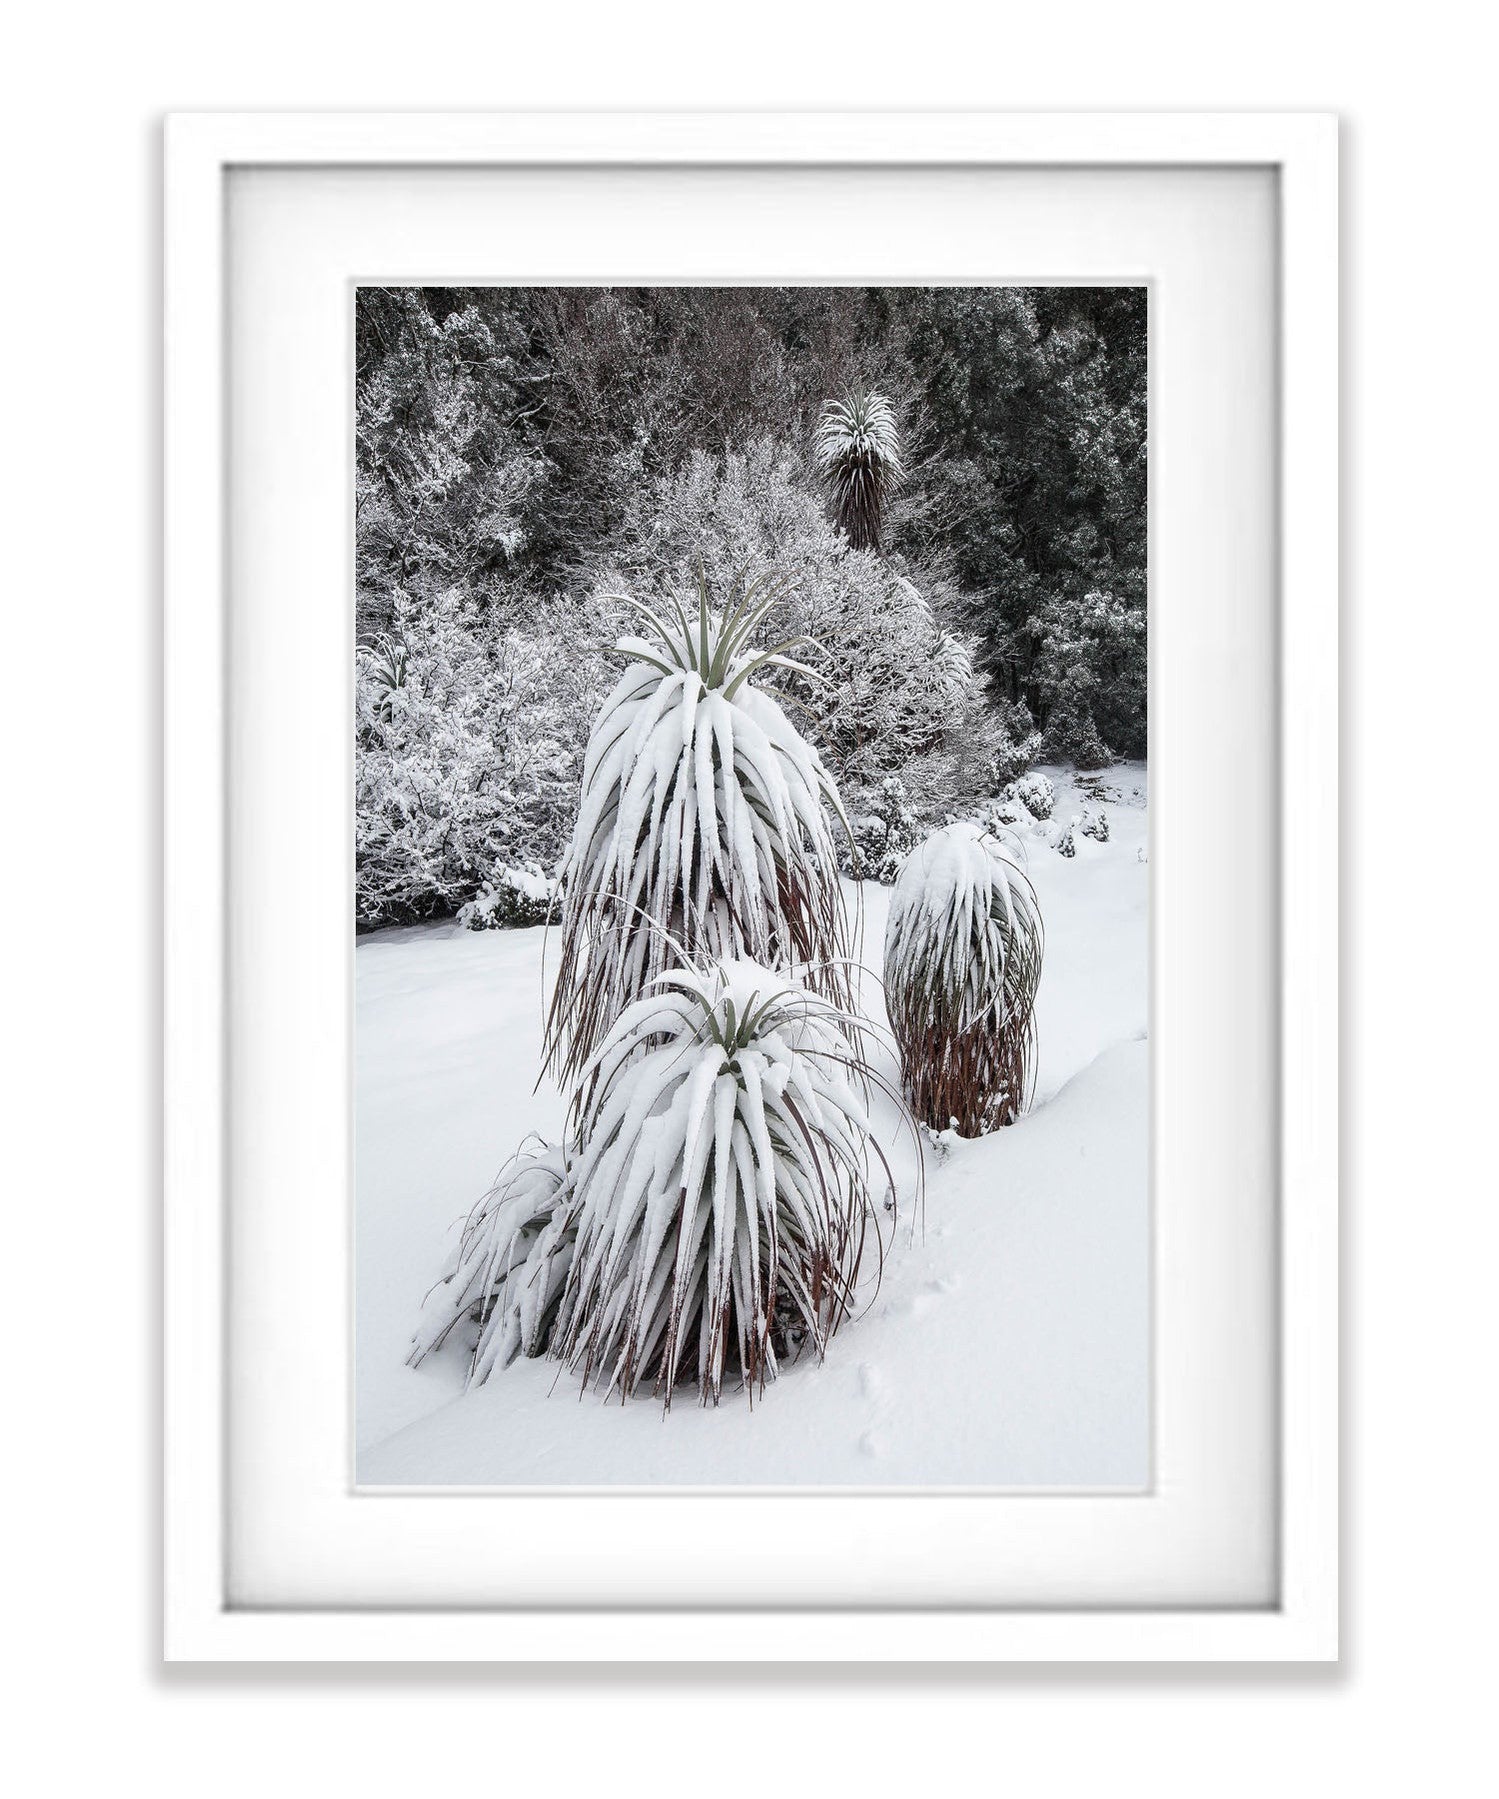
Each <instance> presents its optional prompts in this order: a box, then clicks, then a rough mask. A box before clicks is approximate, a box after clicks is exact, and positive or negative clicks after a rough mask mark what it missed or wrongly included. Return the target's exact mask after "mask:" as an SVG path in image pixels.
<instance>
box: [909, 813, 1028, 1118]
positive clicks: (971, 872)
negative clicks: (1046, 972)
mask: <svg viewBox="0 0 1499 1799" xmlns="http://www.w3.org/2000/svg"><path fill="white" fill-rule="evenodd" d="M1043 940H1044V934H1043V930H1042V924H1041V912H1040V908H1039V906H1038V905H1037V903H1036V895H1035V890H1034V888H1033V887H1032V886H1031V883H1030V880H1029V878H1028V877H1027V875H1026V873H1025V871H1024V869H1023V868H1022V867H1021V865H1020V860H1019V853H1018V850H1016V849H1014V848H1012V846H1011V845H1010V844H1009V843H1008V842H1006V841H1005V840H1003V839H1001V838H999V837H997V836H994V835H991V834H990V833H989V832H986V831H985V830H983V829H982V828H981V827H980V826H979V825H976V824H973V823H970V822H966V821H965V822H959V823H956V824H950V825H947V826H946V827H945V828H944V829H942V830H940V831H936V832H934V833H933V834H932V835H931V836H930V837H929V838H928V839H927V840H926V842H925V843H923V844H922V845H921V846H920V848H919V849H917V850H915V851H913V853H912V855H911V857H910V859H909V860H908V861H907V863H906V865H905V867H904V868H903V869H902V870H901V875H900V879H899V880H898V881H897V882H896V884H895V892H894V894H893V895H892V896H891V900H890V914H889V921H888V924H887V926H886V931H885V1000H886V1006H887V1008H888V1011H889V1016H890V1027H891V1029H892V1030H893V1032H894V1033H895V1040H896V1042H897V1044H898V1045H899V1047H900V1059H901V1075H902V1079H903V1081H904V1083H905V1089H906V1094H907V1096H908V1098H909V1099H910V1102H911V1109H912V1111H913V1112H914V1113H915V1115H916V1117H917V1119H918V1120H919V1121H920V1122H921V1123H923V1124H925V1125H928V1126H930V1127H931V1128H932V1129H933V1130H937V1131H941V1130H945V1129H947V1128H948V1126H949V1125H954V1126H955V1128H956V1129H957V1130H958V1131H959V1132H960V1133H961V1134H962V1135H963V1136H966V1137H974V1136H978V1135H980V1134H981V1133H983V1132H984V1131H988V1130H992V1129H994V1128H995V1127H996V1126H998V1125H1005V1124H1009V1123H1011V1122H1012V1121H1013V1120H1014V1119H1015V1117H1016V1116H1017V1114H1018V1113H1019V1112H1020V1111H1021V1110H1022V1109H1023V1108H1024V1106H1025V1105H1026V1104H1027V1103H1028V1101H1029V1097H1030V1088H1031V1081H1032V1079H1033V1076H1034V1060H1035V1049H1036V1024H1035V1003H1036V987H1037V984H1038V982H1039V981H1040V978H1041V955H1042V948H1043Z"/></svg>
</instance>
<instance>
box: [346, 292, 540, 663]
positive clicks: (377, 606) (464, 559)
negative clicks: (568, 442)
mask: <svg viewBox="0 0 1499 1799" xmlns="http://www.w3.org/2000/svg"><path fill="white" fill-rule="evenodd" d="M360 308H361V326H362V329H361V334H360V336H361V345H360V347H361V352H362V353H361V356H360V373H359V381H358V395H357V421H358V437H357V456H356V461H355V470H356V475H355V504H356V519H357V526H358V529H357V560H356V572H357V588H358V621H359V626H360V628H361V630H363V631H366V632H370V631H374V630H381V629H385V630H388V629H389V628H390V622H391V613H392V605H393V601H394V598H395V595H396V594H397V593H398V592H400V591H403V590H404V591H406V592H408V593H410V592H417V593H421V594H424V595H432V594H435V593H436V592H438V591H439V590H440V589H442V588H444V587H451V586H453V585H454V584H456V583H463V584H466V585H468V586H469V587H470V588H472V589H473V590H474V591H483V589H484V588H485V587H486V585H487V582H488V580H489V578H491V577H503V575H504V574H505V573H506V572H507V571H508V570H509V569H510V568H511V566H512V565H513V564H514V563H515V561H516V559H517V558H518V557H519V556H520V555H521V553H522V551H523V550H524V549H525V548H526V546H527V542H528V536H529V532H528V522H527V521H528V516H529V514H530V512H531V511H532V510H533V509H534V505H535V501H536V497H537V495H538V494H539V492H540V491H541V489H543V488H544V486H545V484H546V481H547V477H548V463H547V459H546V456H545V454H544V453H543V451H542V449H541V447H540V444H539V442H538V441H537V440H536V439H535V437H534V435H533V433H531V432H530V431H528V430H525V429H516V428H515V425H514V424H513V423H512V421H515V420H518V419H521V418H523V417H524V416H525V414H526V412H527V411H528V410H529V409H530V407H531V406H532V404H533V400H532V396H533V395H534V393H535V391H536V388H537V387H538V385H540V384H541V382H542V381H543V380H544V375H542V374H541V373H540V372H539V371H536V370H534V369H533V368H532V367H531V366H530V362H531V357H530V348H529V343H528V337H527V329H526V325H525V322H524V320H523V318H522V317H521V316H520V314H519V313H518V311H517V309H516V307H515V305H514V304H513V303H511V304H508V305H507V304H505V303H503V301H500V302H496V301H495V300H494V299H492V298H486V300H485V301H484V304H483V306H482V308H481V306H480V304H479V303H478V302H477V300H471V301H470V302H469V303H468V304H467V305H465V306H462V307H460V308H457V309H455V310H451V311H448V312H447V313H446V315H445V317H443V318H442V320H441V321H440V322H439V320H438V319H437V317H435V316H434V313H433V311H432V309H431V308H430V307H429V306H427V305H424V304H422V302H421V299H420V297H419V296H418V294H417V293H415V292H414V291H413V290H410V289H366V290H363V292H362V293H361V296H360Z"/></svg>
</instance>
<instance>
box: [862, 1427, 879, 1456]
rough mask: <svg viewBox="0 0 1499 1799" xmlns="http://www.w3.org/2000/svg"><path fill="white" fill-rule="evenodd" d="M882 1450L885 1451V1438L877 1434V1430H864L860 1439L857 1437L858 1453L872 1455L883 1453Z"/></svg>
mask: <svg viewBox="0 0 1499 1799" xmlns="http://www.w3.org/2000/svg"><path fill="white" fill-rule="evenodd" d="M884 1452H885V1439H884V1438H883V1437H882V1436H881V1435H880V1434H879V1432H878V1431H873V1430H867V1431H865V1433H864V1435H863V1436H862V1437H860V1439H859V1453H860V1454H861V1455H871V1456H873V1455H883V1454H884Z"/></svg>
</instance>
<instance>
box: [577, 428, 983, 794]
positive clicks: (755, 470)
mask: <svg viewBox="0 0 1499 1799" xmlns="http://www.w3.org/2000/svg"><path fill="white" fill-rule="evenodd" d="M700 573H701V575H702V576H703V577H704V578H705V579H706V581H707V583H708V587H709V591H710V592H713V593H726V592H728V591H730V590H731V588H732V587H733V585H734V584H735V583H736V582H737V581H739V580H741V579H744V578H746V577H748V578H749V579H751V580H756V579H759V580H764V579H768V578H769V577H771V576H772V575H774V576H775V577H776V579H777V580H778V581H779V583H780V585H781V587H782V590H783V597H782V600H781V603H780V605H779V606H778V607H777V609H776V612H775V615H774V621H773V623H774V631H775V634H776V635H777V636H787V637H790V636H800V637H804V638H808V639H810V640H811V642H810V643H808V644H807V645H806V646H805V648H804V649H803V651H802V654H801V660H803V661H804V662H805V663H806V664H807V666H808V667H809V668H811V669H812V670H813V671H814V672H815V674H816V675H817V676H818V677H819V679H818V680H816V681H810V680H808V679H806V678H803V677H798V676H796V675H794V674H791V675H786V676H783V677H777V678H776V680H775V682H774V685H776V686H777V687H778V688H779V689H780V690H781V691H783V692H785V693H787V694H788V695H789V696H790V697H791V698H793V699H795V701H796V702H797V705H798V706H799V707H801V708H802V709H803V710H802V712H801V713H800V714H799V716H802V717H804V718H805V719H806V720H807V730H808V733H809V735H811V736H812V738H813V739H814V741H815V742H816V744H817V746H818V748H819V750H820V751H821V752H822V754H823V756H824V757H825V759H826V760H827V762H828V765H829V767H830V768H831V769H832V771H833V772H834V774H835V776H836V777H837V779H838V780H839V782H840V783H843V782H847V783H852V784H858V783H872V782H877V781H878V779H879V778H880V777H881V776H882V775H883V774H884V773H886V772H887V771H890V770H896V769H899V770H901V771H904V770H906V769H907V768H908V767H909V765H910V764H911V762H912V760H913V759H914V758H917V757H921V758H927V759H928V765H927V766H926V767H925V768H924V770H923V784H924V786H925V787H926V788H927V789H928V790H931V791H933V793H934V798H935V797H936V789H937V788H939V787H943V786H944V784H949V783H952V782H954V781H959V780H971V781H973V782H974V783H975V785H973V786H972V787H970V788H968V789H967V790H966V791H965V792H962V793H958V792H951V791H944V792H942V794H941V795H940V797H941V799H942V800H945V801H946V802H948V803H953V804H955V803H957V802H958V801H959V800H960V799H963V798H974V797H977V795H978V794H979V793H980V792H982V791H984V789H985V788H986V786H987V785H988V783H989V781H990V779H991V773H992V771H991V770H990V769H989V768H983V769H982V772H981V771H980V764H981V763H982V762H983V760H984V758H985V757H986V756H988V757H989V758H990V760H991V761H992V760H993V759H994V758H996V757H998V756H999V755H1000V754H1002V752H1003V751H1004V750H1005V749H1006V747H1007V746H1008V745H1009V743H1010V738H1009V734H1008V732H1007V729H1006V725H1005V721H1004V720H1003V719H1002V718H1000V717H999V716H998V715H997V714H994V713H993V712H992V711H991V709H990V707H989V706H988V705H987V703H986V699H985V689H984V681H983V678H982V677H981V676H978V675H976V673H975V670H974V647H973V644H972V642H971V641H970V640H969V639H968V638H967V637H966V636H964V635H963V634H962V633H961V632H960V631H958V630H956V629H955V628H954V627H953V625H952V624H951V623H950V622H948V623H944V622H943V620H944V615H952V614H953V613H954V610H955V608H956V605H957V594H956V590H955V589H954V588H953V586H952V584H951V581H950V579H949V578H948V577H947V576H946V575H944V574H943V573H941V572H940V571H936V572H933V571H922V570H919V569H915V568H913V567H910V566H908V565H907V564H905V563H904V562H902V561H901V559H899V558H893V559H890V560H885V559H882V558H881V557H879V556H877V555H875V554H874V552H873V551H871V550H856V549H852V548H851V547H850V545H849V542H848V540H847V538H846V537H844V536H843V535H842V534H841V533H840V532H839V531H838V530H837V529H836V528H835V527H834V525H833V524H832V522H831V521H830V520H829V519H828V517H827V515H826V513H825V512H824V510H823V508H822V505H821V503H820V501H819V499H818V497H817V494H816V492H815V487H814V483H813V480H812V477H811V474H810V472H809V471H808V469H807V468H806V466H805V464H804V463H803V462H802V460H801V459H800V457H799V456H798V454H797V453H796V451H795V450H794V449H793V448H791V447H790V446H788V445H785V444H780V445H778V444H775V443H772V442H771V441H769V440H764V439H762V440H760V441H758V442H755V443H752V444H751V445H750V446H749V447H748V449H746V450H745V451H743V452H735V451H731V452H729V453H728V454H727V455H725V456H722V457H717V456H710V455H708V454H706V453H704V452H701V451H698V452H694V453H693V454H692V455H691V456H689V457H688V459H687V460H686V462H685V463H684V464H683V465H682V467H681V468H680V469H678V470H676V471H674V472H672V473H671V474H669V475H665V476H662V477H660V478H658V479H657V480H655V481H652V482H644V483H642V484H641V485H640V486H639V487H638V488H637V489H635V490H634V491H633V492H632V493H631V494H630V495H629V496H628V497H627V499H626V501H625V512H624V518H623V520H622V523H621V527H620V530H619V532H618V535H617V538H616V540H615V542H614V544H613V547H612V549H611V552H610V555H609V557H608V558H607V559H606V561H605V562H604V563H603V564H602V566H601V567H600V569H599V572H598V574H597V577H596V580H595V590H596V591H598V592H608V591H611V590H613V589H615V588H618V587H620V586H623V587H625V588H627V589H628V590H629V591H632V592H636V593H642V594H659V595H666V594H670V593H673V592H680V591H681V590H682V589H683V588H684V587H686V586H687V585H689V584H690V583H692V582H694V581H695V580H696V579H697V578H698V576H699V574H700Z"/></svg>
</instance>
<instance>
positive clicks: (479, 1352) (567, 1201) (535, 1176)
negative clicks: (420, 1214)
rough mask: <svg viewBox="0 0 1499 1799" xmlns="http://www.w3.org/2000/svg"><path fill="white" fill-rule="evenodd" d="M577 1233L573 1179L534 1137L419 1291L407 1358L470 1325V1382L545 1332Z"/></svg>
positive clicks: (534, 1352)
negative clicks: (421, 1298) (420, 1308)
mask: <svg viewBox="0 0 1499 1799" xmlns="http://www.w3.org/2000/svg"><path fill="white" fill-rule="evenodd" d="M576 1239H577V1227H576V1215H575V1208H574V1206H573V1180H572V1175H571V1172H570V1170H569V1167H568V1162H567V1157H566V1155H565V1153H564V1152H563V1150H561V1149H559V1148H554V1147H553V1146H552V1145H550V1144H547V1143H543V1142H541V1141H540V1140H539V1139H533V1140H532V1141H531V1142H529V1143H527V1144H526V1145H524V1146H523V1147H522V1148H521V1149H520V1150H519V1151H518V1152H517V1154H516V1155H515V1156H513V1157H512V1158H511V1160H510V1161H509V1162H508V1163H507V1164H506V1165H505V1167H504V1168H503V1169H502V1170H501V1172H500V1176H499V1179H498V1180H497V1181H496V1182H495V1184H494V1185H493V1186H492V1187H491V1188H490V1190H489V1191H488V1193H486V1194H485V1195H484V1197H483V1199H481V1200H480V1201H479V1203H478V1205H477V1206H475V1207H474V1210H473V1212H472V1213H471V1214H470V1216H469V1218H468V1221H467V1223H466V1224H465V1225H464V1227H463V1234H462V1236H461V1237H460V1239H459V1243H458V1249H457V1252H456V1254H455V1255H454V1257H453V1262H452V1266H451V1267H450V1268H449V1270H448V1272H447V1274H445V1275H444V1276H443V1278H442V1280H441V1281H439V1283H438V1284H437V1286H436V1287H434V1288H433V1290H432V1292H431V1293H430V1294H428V1296H427V1303H426V1307H425V1309H424V1314H423V1319H422V1325H421V1328H420V1330H419V1331H418V1332H417V1336H416V1341H415V1343H414V1345H413V1347H412V1353H411V1362H412V1364H413V1365H415V1364H416V1363H418V1362H420V1361H421V1360H422V1358H423V1357H424V1356H426V1355H428V1354H430V1353H431V1351H433V1350H436V1349H441V1348H442V1346H443V1344H444V1343H445V1342H446V1341H447V1339H448V1338H449V1337H450V1336H451V1335H452V1334H453V1332H454V1331H456V1330H460V1329H467V1328H468V1327H469V1326H471V1325H472V1326H477V1335H476V1337H475V1339H474V1342H473V1344H472V1347H471V1348H470V1352H469V1365H468V1378H469V1382H470V1383H471V1384H477V1383H479V1382H482V1381H485V1380H487V1379H488V1378H489V1376H490V1375H491V1374H493V1373H494V1371H495V1370H496V1369H497V1368H505V1367H508V1366H509V1364H510V1363H511V1362H513V1361H514V1360H515V1358H516V1356H517V1355H527V1356H538V1355H541V1354H543V1353H544V1351H545V1350H546V1348H547V1346H548V1344H549V1343H550V1341H551V1334H552V1328H553V1326H554V1324H555V1323H556V1319H557V1309H558V1306H559V1304H560V1302H561V1298H562V1291H563V1287H564V1284H565V1282H566V1280H567V1274H568V1270H569V1268H570V1267H571V1265H572V1258H573V1248H574V1244H575V1242H576Z"/></svg>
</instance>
